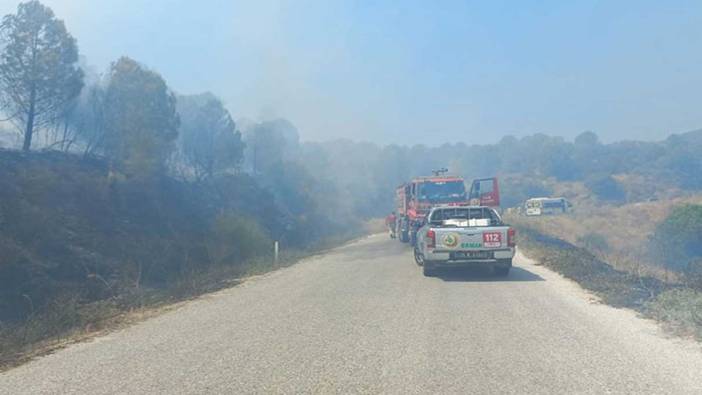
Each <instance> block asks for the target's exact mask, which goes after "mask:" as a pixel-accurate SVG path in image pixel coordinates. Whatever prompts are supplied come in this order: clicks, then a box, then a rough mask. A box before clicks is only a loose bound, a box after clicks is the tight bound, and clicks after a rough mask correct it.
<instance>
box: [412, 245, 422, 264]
mask: <svg viewBox="0 0 702 395" xmlns="http://www.w3.org/2000/svg"><path fill="white" fill-rule="evenodd" d="M414 261H415V262H416V263H417V265H419V266H424V255H422V253H421V252H419V250H418V249H417V247H414Z"/></svg>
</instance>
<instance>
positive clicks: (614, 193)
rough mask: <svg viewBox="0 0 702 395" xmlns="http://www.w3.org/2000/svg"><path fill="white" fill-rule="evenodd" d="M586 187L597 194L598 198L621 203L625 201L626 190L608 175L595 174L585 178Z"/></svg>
mask: <svg viewBox="0 0 702 395" xmlns="http://www.w3.org/2000/svg"><path fill="white" fill-rule="evenodd" d="M585 186H586V187H587V189H589V190H590V191H592V193H594V194H595V196H597V198H598V199H599V200H602V201H605V202H610V203H623V202H625V201H626V191H624V188H622V186H621V185H620V184H619V183H618V182H617V180H615V179H614V178H613V177H612V176H610V175H608V174H607V175H596V176H593V177H590V178H588V179H587V180H585Z"/></svg>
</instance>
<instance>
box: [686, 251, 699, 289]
mask: <svg viewBox="0 0 702 395" xmlns="http://www.w3.org/2000/svg"><path fill="white" fill-rule="evenodd" d="M685 282H686V284H687V286H689V287H691V288H695V289H697V290H698V291H702V258H698V259H696V260H694V261H692V262H690V263H688V264H687V269H686V270H685Z"/></svg>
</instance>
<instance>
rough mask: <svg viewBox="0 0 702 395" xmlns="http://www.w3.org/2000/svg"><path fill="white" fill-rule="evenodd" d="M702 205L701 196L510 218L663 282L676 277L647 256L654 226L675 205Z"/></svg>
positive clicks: (589, 206) (581, 207)
mask: <svg viewBox="0 0 702 395" xmlns="http://www.w3.org/2000/svg"><path fill="white" fill-rule="evenodd" d="M686 203H697V204H699V203H702V196H701V195H697V196H689V197H684V198H676V199H671V200H665V201H653V202H640V203H632V204H627V205H622V206H607V205H599V206H597V205H594V204H592V203H582V204H581V205H577V204H576V205H575V207H576V208H575V210H574V211H573V212H571V213H569V214H567V215H558V216H544V217H524V216H515V215H512V216H509V217H508V218H507V220H508V221H509V222H511V223H514V224H517V225H521V226H525V227H529V228H531V229H534V230H536V231H538V232H540V233H543V234H546V235H550V236H553V237H556V238H559V239H562V240H565V241H567V242H569V243H571V244H574V245H577V246H580V247H586V248H588V250H590V252H592V253H593V254H594V255H595V256H597V257H598V258H599V259H602V260H604V261H606V262H609V263H610V264H611V265H612V266H613V267H615V268H617V269H619V270H624V271H627V272H629V273H631V274H634V275H637V276H654V277H656V278H658V279H660V280H664V281H673V282H674V281H676V279H677V277H676V275H674V274H673V273H671V272H670V271H668V270H666V269H664V268H663V267H662V266H661V265H658V264H657V263H656V262H654V261H653V260H652V259H651V258H650V256H649V254H648V243H649V238H650V236H651V235H652V234H653V232H654V230H655V227H656V226H657V225H658V224H659V223H660V222H661V221H663V220H664V219H665V218H666V217H667V215H668V214H669V213H670V211H671V209H672V208H673V207H675V206H678V205H681V204H686ZM593 238H597V239H602V240H604V241H605V242H606V245H605V246H599V247H598V246H597V245H596V246H592V245H588V243H587V242H588V240H592V239H593Z"/></svg>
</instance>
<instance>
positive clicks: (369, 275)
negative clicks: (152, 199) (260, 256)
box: [0, 235, 702, 394]
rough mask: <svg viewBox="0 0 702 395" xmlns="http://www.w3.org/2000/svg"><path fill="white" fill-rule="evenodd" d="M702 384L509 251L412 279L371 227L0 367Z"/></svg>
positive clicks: (129, 389)
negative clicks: (285, 263)
mask: <svg viewBox="0 0 702 395" xmlns="http://www.w3.org/2000/svg"><path fill="white" fill-rule="evenodd" d="M300 392H304V393H333V392H345V393H347V392H353V393H400V394H407V393H437V392H439V393H497V392H499V393H518V394H523V393H559V394H562V393H597V394H601V393H606V392H610V393H655V394H662V393H674V394H682V393H702V351H700V347H699V346H698V345H696V344H694V343H692V342H689V341H683V340H676V339H670V338H665V337H664V336H662V335H661V332H660V331H659V329H658V328H657V327H656V326H655V325H654V324H652V323H651V322H649V321H645V320H641V319H639V318H636V317H635V316H634V314H633V313H631V312H628V311H625V310H616V309H612V308H610V307H607V306H603V305H600V304H597V303H594V302H593V301H592V298H590V297H589V296H588V295H587V294H585V293H584V292H582V291H581V290H580V289H579V288H578V287H577V286H575V285H574V284H572V283H570V282H569V281H566V280H564V279H562V278H560V277H559V276H557V275H555V274H553V273H551V272H549V271H547V270H545V269H543V268H541V267H539V266H535V265H534V264H533V262H530V261H529V260H528V259H525V258H523V257H519V259H518V260H517V266H516V267H515V268H514V271H513V272H512V273H511V274H510V276H509V277H508V278H507V279H496V278H492V277H491V276H489V275H488V274H487V273H485V272H482V271H469V272H454V273H446V274H444V275H442V277H439V278H424V277H423V276H422V275H421V272H420V270H419V268H418V267H416V266H415V265H414V263H413V262H412V259H411V255H410V251H409V250H408V249H407V248H406V247H405V246H402V245H400V244H399V243H396V242H392V241H390V240H387V239H386V238H385V236H380V235H377V236H372V237H370V238H368V239H365V240H362V241H360V242H357V243H354V244H351V245H348V246H345V247H343V248H339V249H337V250H334V251H332V252H331V253H328V254H326V255H324V256H322V257H317V258H313V259H310V260H307V261H305V262H302V263H300V264H298V265H296V266H293V267H290V268H287V269H284V270H280V271H277V272H275V273H271V274H269V275H266V276H262V277H259V278H255V279H252V280H250V281H247V282H246V283H244V284H243V285H241V286H239V287H235V288H232V289H228V290H224V291H222V292H219V293H217V294H214V295H210V296H207V297H203V298H201V299H199V300H197V301H194V302H190V303H187V304H185V305H184V306H182V307H181V308H179V309H177V310H175V311H171V312H169V313H166V314H163V315H161V316H158V317H156V318H153V319H150V320H148V321H145V322H142V323H140V324H137V325H134V326H132V327H130V328H128V329H126V330H122V331H119V332H115V333H112V334H110V335H108V336H104V337H101V338H98V339H96V340H94V341H91V342H88V343H82V344H77V345H74V346H72V347H69V348H68V349H65V350H62V351H60V352H58V353H56V354H53V355H49V356H47V357H44V358H41V359H39V360H36V361H34V362H32V363H29V364H27V365H24V366H21V367H19V368H16V369H13V370H10V371H9V372H6V373H3V374H1V375H0V394H15V393H89V394H101V393H123V394H138V393H144V394H152V393H166V394H178V393H217V394H220V393H300Z"/></svg>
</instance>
